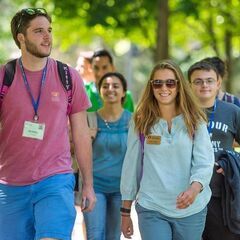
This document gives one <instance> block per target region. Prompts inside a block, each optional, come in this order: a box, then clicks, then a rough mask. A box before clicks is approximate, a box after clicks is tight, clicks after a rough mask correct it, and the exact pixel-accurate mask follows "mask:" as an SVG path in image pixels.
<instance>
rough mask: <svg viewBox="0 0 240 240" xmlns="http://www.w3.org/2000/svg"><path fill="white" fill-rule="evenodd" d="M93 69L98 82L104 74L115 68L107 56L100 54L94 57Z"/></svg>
mask: <svg viewBox="0 0 240 240" xmlns="http://www.w3.org/2000/svg"><path fill="white" fill-rule="evenodd" d="M92 69H93V73H94V76H95V79H96V82H97V83H98V81H99V80H100V78H101V77H102V76H103V75H105V74H106V73H109V72H113V71H114V70H115V68H114V66H113V65H112V63H111V62H110V59H109V58H108V57H107V56H98V57H95V58H93V59H92Z"/></svg>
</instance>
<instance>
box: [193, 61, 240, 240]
mask: <svg viewBox="0 0 240 240" xmlns="http://www.w3.org/2000/svg"><path fill="white" fill-rule="evenodd" d="M188 79H189V81H190V84H191V87H192V89H193V92H194V93H195V95H196V97H197V98H198V99H199V101H200V104H201V106H202V108H204V109H205V111H206V113H207V116H208V132H209V135H210V137H211V141H212V145H213V148H214V153H215V161H217V160H218V157H219V155H220V152H221V150H229V151H232V150H233V142H234V140H236V141H237V142H238V143H239V142H240V109H239V108H238V107H237V106H236V105H234V104H232V103H227V102H224V101H220V100H218V99H217V94H218V91H219V89H220V87H221V81H220V79H219V74H218V71H217V69H216V68H215V67H214V66H213V65H212V64H210V63H209V62H207V61H200V62H197V63H195V64H193V65H192V66H191V67H190V68H189V70H188ZM223 185H224V172H223V169H222V168H218V167H217V166H215V168H214V172H213V177H212V180H211V184H210V186H211V190H212V197H211V200H210V203H209V204H208V213H207V220H206V225H205V230H204V233H203V239H204V240H239V239H240V235H238V234H235V233H232V232H231V231H230V230H229V227H228V226H225V225H224V221H223V208H222V206H223V204H225V202H224V203H223V202H222V201H223V198H222V195H221V191H222V189H223V188H222V187H223ZM239 230H240V229H239Z"/></svg>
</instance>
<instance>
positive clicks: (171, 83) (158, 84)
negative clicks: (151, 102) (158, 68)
mask: <svg viewBox="0 0 240 240" xmlns="http://www.w3.org/2000/svg"><path fill="white" fill-rule="evenodd" d="M150 82H151V84H152V87H153V88H154V89H160V88H162V87H163V85H166V87H167V88H175V87H176V86H177V82H178V80H177V79H167V80H160V79H154V80H151V81H150Z"/></svg>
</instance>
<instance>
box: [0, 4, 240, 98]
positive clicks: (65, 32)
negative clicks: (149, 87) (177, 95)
mask: <svg viewBox="0 0 240 240" xmlns="http://www.w3.org/2000/svg"><path fill="white" fill-rule="evenodd" d="M25 7H44V8H45V9H46V10H47V11H48V12H49V14H50V15H51V16H52V19H53V24H52V26H53V40H54V46H53V51H52V57H54V58H57V59H59V60H61V61H64V62H67V63H68V64H70V65H71V66H73V67H75V66H76V61H77V58H78V56H79V54H80V52H82V51H92V50H93V51H94V50H97V49H100V48H106V49H108V50H109V51H110V52H111V53H112V55H113V57H114V63H115V65H116V66H117V70H118V71H120V72H121V73H123V74H124V75H125V76H126V78H127V80H128V86H129V89H130V90H131V91H132V93H133V97H134V100H135V102H137V100H138V97H139V93H140V92H141V89H142V88H143V85H144V83H145V81H146V80H147V79H148V76H149V73H150V70H151V69H152V67H153V64H154V63H156V62H157V61H158V60H160V59H164V58H171V59H173V60H175V61H176V62H177V63H178V64H180V67H181V68H182V70H183V71H184V73H186V71H187V69H188V67H189V66H190V65H191V64H192V63H194V62H195V61H198V60H200V59H202V58H205V57H211V56H219V57H220V58H222V59H223V60H224V61H225V62H226V64H227V69H228V75H227V77H226V79H225V80H224V86H223V88H224V89H226V90H227V91H229V92H231V93H234V94H236V95H238V96H239V95H240V81H239V78H240V38H239V36H240V24H239V22H240V14H239V12H240V0H204V1H199V0H77V1H76V0H67V1H66V0H28V1H23V0H0V9H1V15H0V63H1V64H2V63H4V62H5V61H7V60H8V59H12V58H15V57H18V56H19V50H18V48H17V47H16V45H15V44H14V41H13V40H12V37H11V32H10V21H11V18H12V17H13V15H14V14H15V13H16V12H17V11H18V10H20V9H22V8H25Z"/></svg>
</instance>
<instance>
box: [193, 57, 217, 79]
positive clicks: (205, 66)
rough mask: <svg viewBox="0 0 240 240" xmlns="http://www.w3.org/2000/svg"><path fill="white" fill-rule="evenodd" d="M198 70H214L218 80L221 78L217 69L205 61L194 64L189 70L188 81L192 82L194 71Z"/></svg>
mask: <svg viewBox="0 0 240 240" xmlns="http://www.w3.org/2000/svg"><path fill="white" fill-rule="evenodd" d="M196 70H206V71H210V70H213V71H214V72H215V73H216V75H217V78H218V76H219V73H218V71H217V68H216V67H215V66H214V65H213V64H211V63H210V62H207V61H204V60H201V61H199V62H196V63H194V64H193V65H192V66H191V67H190V68H189V69H188V80H189V81H190V80H191V75H192V73H193V72H194V71H196Z"/></svg>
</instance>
